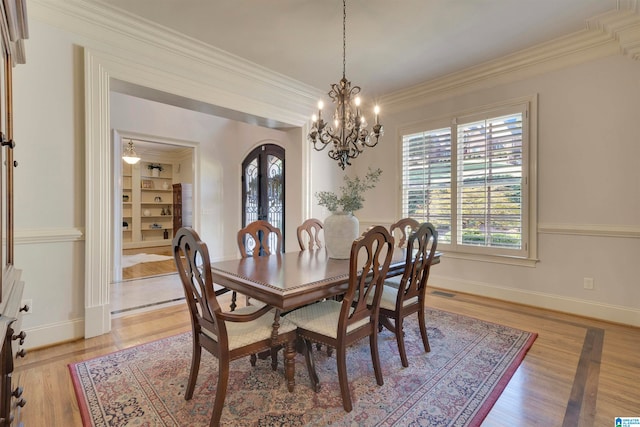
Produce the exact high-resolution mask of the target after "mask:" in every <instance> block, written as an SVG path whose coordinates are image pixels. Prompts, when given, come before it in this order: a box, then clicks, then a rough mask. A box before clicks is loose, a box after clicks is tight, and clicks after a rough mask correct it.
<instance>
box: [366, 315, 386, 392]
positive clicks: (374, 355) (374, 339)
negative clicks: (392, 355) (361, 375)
mask: <svg viewBox="0 0 640 427" xmlns="http://www.w3.org/2000/svg"><path fill="white" fill-rule="evenodd" d="M369 347H370V349H371V360H372V361H373V371H374V372H375V374H376V382H377V383H378V385H384V380H383V379H382V369H381V368H380V353H379V352H378V334H377V332H376V326H375V324H374V325H373V327H372V331H371V335H369Z"/></svg>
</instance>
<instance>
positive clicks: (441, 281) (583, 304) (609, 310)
mask: <svg viewBox="0 0 640 427" xmlns="http://www.w3.org/2000/svg"><path fill="white" fill-rule="evenodd" d="M429 284H430V285H431V286H433V287H436V288H439V289H444V290H449V291H457V292H465V293H469V294H473V295H479V296H484V297H489V298H495V299H499V300H503V301H509V302H513V303H518V304H524V305H529V306H535V307H539V308H545V309H548V310H555V311H560V312H563V313H569V314H575V315H578V316H585V317H590V318H593V319H599V320H604V321H608V322H614V323H620V324H625V325H629V326H635V327H640V310H638V309H634V308H629V307H622V306H615V305H611V304H602V303H598V302H594V301H588V300H582V299H578V298H568V297H564V296H561V295H554V294H546V293H543V292H533V291H523V290H521V289H514V288H507V287H500V286H495V285H491V284H488V283H482V282H474V281H469V280H459V279H452V278H449V277H443V276H437V275H435V274H433V272H432V274H431V276H430V277H429Z"/></svg>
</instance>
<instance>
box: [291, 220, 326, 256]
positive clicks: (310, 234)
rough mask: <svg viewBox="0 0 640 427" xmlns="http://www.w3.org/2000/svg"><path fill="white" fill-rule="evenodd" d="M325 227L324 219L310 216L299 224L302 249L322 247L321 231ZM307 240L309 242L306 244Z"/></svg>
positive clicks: (298, 230)
mask: <svg viewBox="0 0 640 427" xmlns="http://www.w3.org/2000/svg"><path fill="white" fill-rule="evenodd" d="M323 228H324V225H323V224H322V221H320V220H319V219H316V218H309V219H307V220H306V221H304V222H303V223H302V224H300V225H299V226H298V229H297V235H298V244H299V245H300V250H301V251H304V250H305V249H307V248H309V249H321V248H322V241H321V240H320V231H321V230H322V229H323ZM305 242H306V243H307V244H305Z"/></svg>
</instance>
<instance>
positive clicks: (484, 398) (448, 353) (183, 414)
mask: <svg viewBox="0 0 640 427" xmlns="http://www.w3.org/2000/svg"><path fill="white" fill-rule="evenodd" d="M427 321H428V326H429V327H428V334H429V342H430V344H431V352H430V353H425V352H424V348H423V347H422V341H421V339H420V333H419V329H418V325H417V320H416V319H415V316H412V317H411V318H409V319H408V320H407V321H406V322H405V331H406V336H405V342H406V347H407V355H408V358H409V367H408V368H404V369H403V368H402V365H401V363H400V357H399V356H398V349H397V346H396V341H395V337H394V336H393V334H391V333H390V332H389V331H387V330H386V329H385V330H384V331H383V332H381V333H380V339H379V347H380V358H381V362H382V369H383V375H384V385H383V386H381V387H379V386H378V385H377V384H376V381H375V377H374V373H373V367H372V365H371V356H370V353H369V344H368V340H363V341H362V342H361V343H359V344H357V345H355V346H353V347H350V348H349V349H348V350H347V366H348V375H349V382H350V386H351V396H352V399H353V411H352V412H350V413H347V412H345V411H344V409H343V408H342V399H341V397H340V387H339V384H338V375H337V368H336V361H335V357H333V356H332V357H327V355H326V352H325V351H316V352H315V353H314V357H315V360H316V365H317V366H316V367H317V372H318V376H319V378H320V382H321V384H322V389H321V390H320V392H319V393H314V392H313V391H312V390H311V388H310V385H309V384H310V383H309V377H308V375H307V369H306V366H305V363H304V357H303V356H302V355H298V356H297V358H296V389H295V392H294V393H289V392H288V391H287V387H286V384H285V381H284V376H283V372H282V354H279V362H280V363H279V367H278V370H277V371H276V372H274V371H272V370H271V361H270V360H258V363H257V365H256V366H255V367H251V365H250V363H249V358H248V357H247V358H246V359H239V360H236V361H234V362H232V363H231V374H230V380H229V388H228V391H227V398H226V401H225V407H224V410H223V412H222V421H221V423H222V425H225V426H276V425H277V426H325V425H341V426H345V425H349V426H373V425H376V426H409V425H419V426H453V425H455V426H477V425H479V424H480V423H481V422H482V420H483V419H484V418H485V417H486V415H487V413H488V412H489V410H490V409H491V407H492V406H493V404H494V403H495V401H496V400H497V399H498V397H499V396H500V393H501V392H502V390H503V389H504V388H505V386H506V385H507V383H508V382H509V379H510V378H511V376H512V375H513V374H514V372H515V370H516V369H517V367H518V366H519V364H520V362H521V361H522V359H523V358H524V356H525V354H526V352H527V351H528V349H529V348H530V347H531V345H532V344H533V341H534V340H535V339H536V336H537V334H535V333H530V332H524V331H520V330H516V329H513V328H510V327H506V326H502V325H497V324H493V323H487V322H484V321H481V320H478V319H473V318H470V317H466V316H461V315H457V314H452V313H448V312H444V311H440V310H434V309H428V310H427ZM333 354H335V352H334V353H333ZM190 360H191V334H190V333H185V334H181V335H177V336H174V337H170V338H166V339H163V340H159V341H155V342H151V343H148V344H143V345H140V346H137V347H133V348H129V349H126V350H122V351H118V352H116V353H113V354H110V355H106V356H102V357H98V358H95V359H92V360H88V361H85V362H80V363H77V364H72V365H69V368H70V371H71V376H72V378H73V384H74V387H75V390H76V395H77V398H78V403H79V406H80V409H81V413H82V418H83V422H84V425H86V426H125V425H126V426H180V427H183V426H206V425H209V420H210V417H211V409H212V406H213V396H214V394H215V389H216V379H217V359H215V358H214V357H213V356H211V355H210V354H209V353H207V352H206V351H203V356H202V365H201V367H200V375H199V378H198V382H197V384H196V390H195V393H194V397H193V399H192V400H190V401H185V400H184V390H185V387H186V384H187V378H188V374H189V365H190Z"/></svg>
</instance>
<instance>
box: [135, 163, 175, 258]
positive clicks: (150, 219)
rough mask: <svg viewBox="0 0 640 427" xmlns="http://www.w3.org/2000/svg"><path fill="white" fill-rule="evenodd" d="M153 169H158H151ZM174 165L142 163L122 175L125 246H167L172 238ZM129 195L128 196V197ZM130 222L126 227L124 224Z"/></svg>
mask: <svg viewBox="0 0 640 427" xmlns="http://www.w3.org/2000/svg"><path fill="white" fill-rule="evenodd" d="M150 166H155V167H154V168H150ZM172 187H173V165H172V164H171V163H164V162H149V161H144V160H142V161H140V162H139V163H137V164H135V165H125V166H124V167H123V174H122V199H123V200H122V223H123V230H122V247H123V248H124V249H131V248H143V247H151V246H165V245H170V244H171V239H172V238H173V199H172V192H173V188H172ZM127 196H129V197H127ZM125 223H127V227H125V226H124V224H125Z"/></svg>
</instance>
